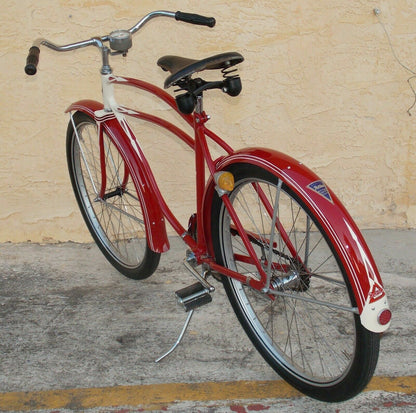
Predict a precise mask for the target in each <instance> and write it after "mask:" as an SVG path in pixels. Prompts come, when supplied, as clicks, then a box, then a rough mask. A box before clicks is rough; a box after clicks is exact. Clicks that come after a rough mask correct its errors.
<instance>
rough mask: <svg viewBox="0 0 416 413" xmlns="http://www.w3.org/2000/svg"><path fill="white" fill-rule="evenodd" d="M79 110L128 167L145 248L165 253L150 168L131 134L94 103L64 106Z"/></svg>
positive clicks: (165, 239) (164, 236) (161, 218)
mask: <svg viewBox="0 0 416 413" xmlns="http://www.w3.org/2000/svg"><path fill="white" fill-rule="evenodd" d="M74 111H80V112H83V113H85V114H87V115H89V116H91V117H92V118H94V119H95V121H96V122H97V124H98V125H101V126H102V127H103V128H104V131H105V132H106V134H107V135H108V136H109V137H110V138H111V140H112V141H113V143H114V144H115V145H116V147H117V149H118V151H119V152H120V154H121V156H122V157H123V159H124V162H125V163H126V164H127V165H128V167H129V170H130V173H131V177H132V180H133V183H134V185H135V188H136V191H137V194H138V197H139V200H140V204H141V206H142V211H143V218H144V222H145V227H146V236H147V241H148V244H149V247H150V249H151V250H152V251H155V252H159V253H161V252H165V251H167V250H168V249H169V240H168V236H167V233H166V225H165V219H164V216H163V213H162V210H161V208H160V203H159V202H158V200H157V197H156V196H155V192H154V191H153V190H152V185H153V180H152V176H150V175H149V173H150V174H151V172H149V171H150V168H149V170H147V168H146V167H141V166H143V164H144V162H145V158H144V156H143V153H142V151H141V149H140V147H139V145H138V143H137V141H136V139H135V137H134V135H133V133H129V135H130V136H129V135H128V134H127V133H126V132H125V130H124V129H123V128H121V127H120V124H119V123H118V121H117V119H116V117H115V115H114V114H113V113H112V112H104V111H103V105H102V104H101V103H99V102H96V101H94V100H81V101H78V102H75V103H73V104H72V105H70V106H69V107H68V109H67V110H66V112H74Z"/></svg>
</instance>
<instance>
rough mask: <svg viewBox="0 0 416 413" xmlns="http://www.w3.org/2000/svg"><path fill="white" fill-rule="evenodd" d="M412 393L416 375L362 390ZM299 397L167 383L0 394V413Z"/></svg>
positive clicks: (266, 384)
mask: <svg viewBox="0 0 416 413" xmlns="http://www.w3.org/2000/svg"><path fill="white" fill-rule="evenodd" d="M374 390H381V391H386V392H399V393H405V394H416V376H406V377H374V378H373V379H372V380H371V382H370V384H369V385H368V387H367V388H366V391H374ZM301 396H302V394H301V393H299V392H298V391H297V390H295V389H293V388H292V387H291V386H289V385H288V384H287V383H286V382H284V381H282V380H277V381H237V382H234V381H233V382H220V383H218V382H215V383H214V382H206V383H168V384H152V385H142V386H117V387H103V388H88V389H68V390H46V391H35V392H9V393H0V411H3V410H6V411H7V410H8V411H10V410H19V411H30V410H40V409H48V410H49V409H62V408H67V409H71V410H82V409H92V408H95V407H111V406H114V407H115V406H142V407H143V406H156V405H158V406H160V405H168V404H171V403H174V402H181V401H200V402H204V401H221V400H230V401H232V400H248V399H276V398H279V399H287V398H291V397H301Z"/></svg>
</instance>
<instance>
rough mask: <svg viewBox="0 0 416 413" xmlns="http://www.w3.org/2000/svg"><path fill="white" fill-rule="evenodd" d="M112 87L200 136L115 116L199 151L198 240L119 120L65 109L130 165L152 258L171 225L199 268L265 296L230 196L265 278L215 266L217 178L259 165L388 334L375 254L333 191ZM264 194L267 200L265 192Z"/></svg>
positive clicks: (370, 323) (86, 105) (284, 160)
mask: <svg viewBox="0 0 416 413" xmlns="http://www.w3.org/2000/svg"><path fill="white" fill-rule="evenodd" d="M108 81H109V82H110V83H113V84H118V85H123V86H124V85H125V86H132V87H135V88H138V89H141V90H144V91H146V92H149V93H151V94H153V95H155V96H156V97H158V98H159V99H161V100H162V101H164V102H165V103H166V104H168V105H169V106H170V107H171V108H172V109H173V110H175V112H177V113H178V114H179V115H180V116H181V117H182V118H183V119H184V120H185V121H186V122H187V123H188V124H189V125H190V126H191V127H192V128H193V130H194V138H192V137H191V136H189V135H188V134H187V133H185V132H184V131H183V130H181V129H180V128H178V127H177V126H175V125H173V124H172V123H170V122H168V121H166V120H164V119H161V118H159V117H157V116H154V115H150V114H147V113H144V112H139V111H135V110H132V109H129V108H125V107H118V108H117V112H118V113H119V114H122V117H124V116H123V115H126V116H132V117H134V118H137V119H141V120H145V121H148V122H151V123H154V124H156V125H159V126H161V127H163V128H165V129H167V130H168V131H170V132H171V133H173V134H174V135H176V136H177V137H178V138H179V139H181V140H182V141H183V142H185V143H186V144H187V145H188V146H189V147H190V148H192V149H193V150H194V151H195V162H196V164H195V168H196V195H197V196H196V198H197V211H198V214H197V241H195V240H194V239H193V238H192V236H190V235H189V234H188V233H187V231H186V230H185V228H184V227H183V226H182V225H181V223H180V222H179V221H178V220H177V218H176V217H175V216H174V214H173V213H172V211H171V210H170V209H169V207H168V205H167V204H166V202H165V200H164V198H163V196H162V194H161V192H160V190H159V188H158V185H157V183H156V180H155V178H154V176H153V173H152V171H151V168H150V166H149V164H148V162H147V160H146V158H145V156H144V154H143V152H142V150H141V148H140V146H139V144H138V142H137V140H136V138H135V136H134V133H133V132H132V131H131V129H130V127H129V126H128V124H127V123H126V122H125V123H123V122H120V119H117V114H115V113H113V112H111V111H110V112H106V111H104V110H103V105H102V104H101V103H98V102H95V101H90V100H88V101H79V102H76V103H74V104H72V105H71V106H70V107H69V108H68V110H67V111H68V112H71V111H77V110H80V111H82V112H85V113H87V114H89V115H90V116H92V117H94V118H95V119H96V121H97V123H98V125H99V126H100V128H101V130H102V131H103V130H105V132H106V133H107V134H108V135H109V136H110V137H111V139H112V140H113V142H114V144H115V145H116V146H117V148H118V150H119V151H120V153H121V154H122V155H123V157H124V159H125V162H126V165H127V167H128V169H129V170H130V171H131V176H132V179H133V182H134V184H135V186H136V188H137V189H138V196H139V199H140V202H141V204H142V208H143V211H144V216H145V223H146V231H147V238H148V241H149V246H150V247H151V248H152V249H153V250H154V251H156V252H164V251H166V250H167V249H169V241H168V238H167V234H166V228H165V222H164V219H165V218H166V219H167V220H168V221H169V223H170V224H171V225H172V227H173V228H174V230H175V231H176V233H177V234H178V235H180V236H181V237H182V239H183V240H184V242H185V243H186V244H187V245H188V246H189V248H191V249H192V251H193V252H194V254H195V256H196V258H197V260H198V262H199V263H207V264H208V265H209V266H210V268H211V269H212V270H214V271H218V272H220V273H222V274H224V275H226V276H229V277H232V278H234V279H236V280H238V281H241V282H243V283H245V284H249V285H250V286H252V287H253V288H255V289H258V290H260V289H262V288H264V287H266V289H267V287H268V286H266V281H267V276H266V274H265V271H264V270H263V268H262V266H261V265H260V263H259V262H258V260H257V259H256V255H255V253H254V250H253V247H252V244H251V242H250V240H249V237H250V234H248V233H246V232H245V231H244V229H243V228H242V226H241V225H240V224H239V219H238V216H237V215H236V213H235V211H234V208H233V207H232V205H231V202H230V200H229V198H228V195H224V196H223V197H222V200H223V202H224V204H225V206H226V208H227V210H228V212H229V214H230V216H231V218H232V219H233V222H234V224H235V225H236V227H237V230H238V232H239V235H240V237H241V239H242V241H243V243H244V245H245V247H246V248H247V251H248V252H249V254H250V255H251V258H249V257H244V258H242V259H251V260H252V262H253V263H254V264H255V265H256V267H257V270H258V271H259V274H260V276H261V279H260V280H254V279H252V278H250V277H247V276H245V275H242V274H239V273H237V272H235V271H233V270H230V269H228V268H225V267H223V266H221V265H219V264H217V263H216V262H215V258H214V253H213V249H212V240H211V228H210V222H211V216H210V213H211V204H212V199H213V196H214V194H215V182H214V178H213V176H214V173H215V172H217V171H222V170H225V169H227V168H228V167H229V166H230V165H232V164H234V163H239V162H245V163H250V164H253V165H257V166H260V167H262V168H264V169H266V170H268V171H270V172H271V173H272V174H274V175H275V176H277V177H278V178H279V179H280V180H281V181H282V182H285V183H286V184H287V185H289V186H290V188H291V189H292V190H293V191H295V193H297V194H298V196H299V197H300V198H301V199H302V200H303V202H305V203H306V204H307V206H308V207H309V208H310V209H311V210H312V211H314V213H315V216H316V217H317V218H318V221H319V223H320V224H321V225H322V227H323V228H324V230H325V233H326V234H327V236H328V238H329V240H330V242H331V243H332V245H333V246H334V248H335V250H336V252H337V254H338V255H339V257H340V259H341V261H342V264H343V266H344V268H346V271H347V276H348V278H349V281H350V283H351V286H352V289H353V292H354V296H355V299H356V303H357V308H358V311H359V313H360V315H361V321H362V323H363V325H365V326H366V327H367V328H368V329H370V330H372V331H384V330H385V329H386V328H387V327H388V325H386V326H380V325H379V323H378V318H377V317H378V313H379V312H380V311H382V310H383V309H385V308H388V303H387V299H386V295H385V292H384V288H383V284H382V281H381V278H380V274H379V272H378V270H377V267H376V265H375V263H374V260H373V258H372V256H371V253H370V251H369V249H368V247H367V245H366V243H365V241H364V239H363V237H362V235H361V233H360V231H359V230H358V228H357V226H356V225H355V223H354V222H353V220H352V219H351V217H350V216H349V214H348V212H347V211H346V210H345V208H344V207H343V205H342V204H341V202H340V201H339V200H338V199H337V197H336V196H335V195H334V194H333V192H332V191H331V190H330V189H329V188H327V190H328V194H329V199H327V198H325V197H324V196H322V195H321V194H319V193H318V192H317V191H314V190H313V188H312V187H311V184H312V183H315V182H320V183H322V181H321V180H320V178H319V177H318V176H317V175H316V174H315V173H313V172H312V171H310V170H309V169H308V168H306V167H305V166H304V165H303V164H302V163H300V162H298V161H296V160H294V159H293V158H291V157H289V156H287V155H285V154H283V153H280V152H276V151H273V150H269V149H263V148H246V149H243V150H240V151H234V150H233V149H232V148H231V147H230V146H229V145H228V144H227V143H226V142H224V141H223V140H222V139H221V138H220V137H219V136H218V135H216V134H215V133H213V132H212V131H211V130H209V129H208V128H207V127H206V126H205V124H206V122H207V120H208V117H207V116H206V114H205V113H204V112H202V113H196V112H194V113H193V114H191V115H184V114H182V113H181V112H180V111H179V110H178V108H177V105H176V102H175V99H174V98H173V97H172V96H171V95H169V94H168V93H166V92H165V91H164V90H162V89H160V88H159V87H157V86H154V85H152V84H150V83H147V82H144V81H141V80H138V79H133V78H127V77H116V76H113V75H110V76H109V78H108ZM207 138H209V139H211V140H212V141H214V142H215V143H216V144H217V145H219V146H220V147H222V148H223V149H224V151H225V153H226V155H225V156H222V157H220V158H218V159H215V160H214V159H212V157H211V154H210V151H209V148H208V144H207ZM205 164H206V165H207V166H208V170H209V172H210V175H211V176H210V177H209V178H208V180H207V181H206V179H205ZM125 178H126V177H125ZM259 194H260V196H261V193H259ZM265 207H266V210H269V213H271V215H272V210H271V209H270V208H271V206H270V205H268V204H267V202H265ZM276 229H277V230H278V231H280V232H281V234H282V235H283V236H284V235H285V233H284V231H283V232H282V231H281V228H280V225H279V222H276ZM285 238H286V242H287V243H288V242H289V238H288V237H287V236H286V237H285ZM288 248H289V251H291V252H292V255H293V254H295V255H294V258H296V259H299V257H298V256H297V254H296V250H295V249H294V248H291V246H290V244H289V245H288ZM272 265H273V263H272Z"/></svg>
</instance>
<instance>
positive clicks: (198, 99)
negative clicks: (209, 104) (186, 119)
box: [195, 93, 204, 115]
mask: <svg viewBox="0 0 416 413" xmlns="http://www.w3.org/2000/svg"><path fill="white" fill-rule="evenodd" d="M203 111H204V102H203V97H202V93H201V94H200V95H198V96H197V97H196V105H195V112H196V113H198V115H201V114H202V112H203Z"/></svg>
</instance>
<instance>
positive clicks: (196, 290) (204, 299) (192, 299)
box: [175, 282, 212, 312]
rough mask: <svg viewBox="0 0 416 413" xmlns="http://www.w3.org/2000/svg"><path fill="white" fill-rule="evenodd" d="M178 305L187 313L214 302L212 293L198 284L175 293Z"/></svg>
mask: <svg viewBox="0 0 416 413" xmlns="http://www.w3.org/2000/svg"><path fill="white" fill-rule="evenodd" d="M175 295H176V298H177V300H178V303H179V304H181V305H182V306H183V307H184V309H185V311H186V312H188V311H190V310H194V309H195V308H198V307H201V306H203V305H205V304H208V303H210V302H211V301H212V297H211V293H210V291H209V289H208V288H205V287H204V286H203V285H202V284H201V283H199V282H197V283H195V284H192V285H190V286H189V287H185V288H182V289H181V290H178V291H176V292H175Z"/></svg>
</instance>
